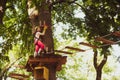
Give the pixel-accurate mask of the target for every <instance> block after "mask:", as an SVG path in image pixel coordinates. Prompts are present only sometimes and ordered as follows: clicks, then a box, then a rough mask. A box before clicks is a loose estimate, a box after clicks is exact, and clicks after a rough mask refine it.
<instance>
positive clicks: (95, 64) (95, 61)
mask: <svg viewBox="0 0 120 80" xmlns="http://www.w3.org/2000/svg"><path fill="white" fill-rule="evenodd" d="M93 52H94V58H93V62H94V67H95V69H96V70H97V67H98V66H97V54H98V53H97V50H94V51H93Z"/></svg>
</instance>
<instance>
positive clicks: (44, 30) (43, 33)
mask: <svg viewBox="0 0 120 80" xmlns="http://www.w3.org/2000/svg"><path fill="white" fill-rule="evenodd" d="M46 29H47V26H46V25H44V29H43V32H42V33H41V34H40V35H45V32H46Z"/></svg>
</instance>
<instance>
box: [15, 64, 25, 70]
mask: <svg viewBox="0 0 120 80" xmlns="http://www.w3.org/2000/svg"><path fill="white" fill-rule="evenodd" d="M14 67H16V68H21V69H25V66H23V65H14Z"/></svg>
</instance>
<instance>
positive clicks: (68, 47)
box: [65, 46, 85, 52]
mask: <svg viewBox="0 0 120 80" xmlns="http://www.w3.org/2000/svg"><path fill="white" fill-rule="evenodd" d="M65 48H67V49H72V50H76V51H80V52H85V50H83V49H79V48H74V47H70V46H66V47H65Z"/></svg>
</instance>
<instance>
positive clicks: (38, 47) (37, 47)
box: [34, 24, 47, 57]
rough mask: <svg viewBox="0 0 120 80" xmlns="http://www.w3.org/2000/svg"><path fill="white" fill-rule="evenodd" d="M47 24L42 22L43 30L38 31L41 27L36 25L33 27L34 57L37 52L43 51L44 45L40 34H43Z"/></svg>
mask: <svg viewBox="0 0 120 80" xmlns="http://www.w3.org/2000/svg"><path fill="white" fill-rule="evenodd" d="M46 29H47V26H46V25H45V24H44V29H43V32H40V31H41V29H40V27H38V26H37V27H36V28H35V33H34V34H35V36H34V44H35V52H34V57H36V56H37V55H38V54H39V53H41V52H42V51H44V52H45V45H44V44H43V43H42V41H41V39H40V36H41V35H45V32H46Z"/></svg>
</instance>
